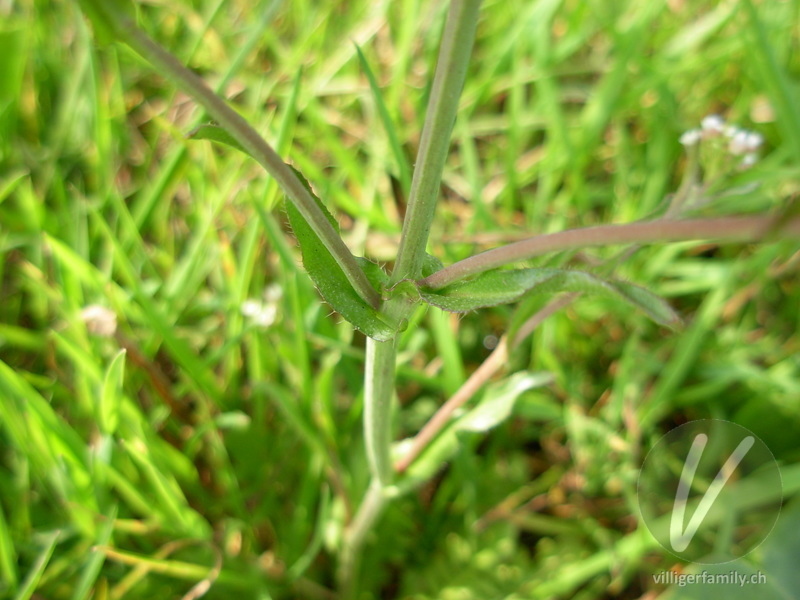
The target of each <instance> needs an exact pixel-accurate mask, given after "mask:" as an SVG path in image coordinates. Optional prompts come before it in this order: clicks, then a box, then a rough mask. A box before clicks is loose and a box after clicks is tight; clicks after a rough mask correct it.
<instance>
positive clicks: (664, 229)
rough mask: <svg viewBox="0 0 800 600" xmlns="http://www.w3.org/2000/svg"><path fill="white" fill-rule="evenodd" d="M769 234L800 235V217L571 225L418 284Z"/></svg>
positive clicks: (480, 256) (455, 266) (453, 267)
mask: <svg viewBox="0 0 800 600" xmlns="http://www.w3.org/2000/svg"><path fill="white" fill-rule="evenodd" d="M769 235H774V236H775V237H776V238H784V239H793V238H794V239H796V238H797V237H798V236H800V218H797V217H795V218H793V219H790V220H788V221H785V222H784V221H782V218H781V217H780V216H779V217H777V218H776V217H771V216H770V217H720V218H716V219H687V220H685V221H669V220H664V219H660V220H657V221H649V222H644V223H628V224H625V225H599V226H597V227H585V228H582V229H570V230H568V231H560V232H558V233H550V234H545V235H538V236H536V237H532V238H529V239H527V240H523V241H521V242H515V243H513V244H509V245H507V246H502V247H500V248H495V249H494V250H487V251H486V252H482V253H480V254H476V255H475V256H472V257H470V258H467V259H465V260H461V261H459V262H457V263H454V264H452V265H450V266H449V267H446V268H444V269H442V270H441V271H437V272H436V273H434V274H433V275H431V276H430V277H426V278H425V279H422V280H420V281H418V282H417V283H418V285H420V286H424V287H428V288H432V289H438V288H443V287H445V286H446V285H448V284H450V283H453V282H455V281H458V280H459V279H463V278H465V277H468V276H470V275H477V274H478V273H483V272H484V271H489V270H490V269H494V268H496V267H502V266H503V265H508V264H511V263H515V262H519V261H523V260H528V259H530V258H533V257H535V256H539V255H540V254H546V253H548V252H558V251H562V250H573V249H576V248H589V247H592V246H610V245H614V244H630V243H638V244H652V243H659V242H680V241H690V240H715V241H720V242H748V241H758V240H761V239H763V238H764V237H768V236H769Z"/></svg>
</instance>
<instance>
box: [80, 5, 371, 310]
mask: <svg viewBox="0 0 800 600" xmlns="http://www.w3.org/2000/svg"><path fill="white" fill-rule="evenodd" d="M81 4H83V5H84V7H86V8H87V9H88V11H89V12H91V13H92V14H93V15H95V16H97V17H98V18H100V19H102V21H103V23H104V24H105V25H106V26H107V27H108V28H109V29H110V30H111V31H113V32H114V33H115V34H116V35H118V36H119V38H120V39H122V41H124V42H125V43H126V44H128V45H129V46H130V47H131V48H133V50H135V51H136V52H137V53H139V54H140V55H141V56H142V57H144V58H145V59H146V60H147V61H148V62H150V63H151V64H152V65H153V66H154V67H155V68H156V69H157V70H158V71H159V72H160V73H161V75H162V76H164V77H166V78H168V79H169V80H171V81H173V82H174V83H175V84H176V85H177V86H178V87H180V88H181V89H182V90H183V91H184V92H186V93H187V94H189V95H190V96H191V97H192V98H194V99H195V101H196V102H197V103H198V104H200V105H201V106H203V108H205V109H206V111H208V114H209V115H211V117H213V118H214V119H215V120H216V121H217V122H218V123H219V125H220V126H221V127H222V128H223V129H225V130H226V131H227V132H228V133H229V134H230V135H231V136H232V137H233V138H234V139H235V140H236V141H237V142H238V143H239V144H240V145H241V146H242V148H244V150H245V151H246V152H247V153H248V154H249V155H250V156H252V157H253V158H254V159H256V161H258V162H259V163H260V164H261V166H263V167H264V168H265V169H266V170H267V172H268V173H269V174H270V175H272V177H273V178H274V179H275V181H277V182H278V185H280V186H281V188H282V189H283V191H284V192H286V195H287V197H288V198H289V199H290V200H291V201H292V202H293V203H294V205H295V206H296V207H297V210H299V211H300V214H301V215H303V218H304V219H305V220H306V221H307V222H308V224H309V226H310V227H311V228H312V229H313V230H314V233H316V234H317V235H318V236H319V238H320V240H322V243H323V244H324V245H325V247H326V248H327V249H328V251H330V253H331V254H332V255H333V256H334V258H335V259H336V262H337V263H338V264H339V266H340V267H341V268H342V270H343V271H344V272H345V274H346V275H347V278H348V280H349V281H350V283H351V284H352V285H353V288H354V289H355V290H356V291H357V292H358V294H359V296H361V297H362V298H363V299H364V300H365V301H366V302H368V303H369V304H371V305H373V306H376V307H377V305H378V303H379V300H380V299H379V296H378V293H377V292H376V291H375V289H374V288H373V287H372V285H370V283H369V281H368V280H367V277H366V275H365V274H364V272H363V271H362V270H361V268H360V267H359V266H358V263H357V262H356V260H355V257H354V256H353V255H352V253H351V252H350V250H349V249H348V248H347V246H346V245H345V243H344V242H343V241H342V238H340V237H339V235H338V234H337V233H336V230H335V229H334V228H333V227H332V226H331V224H330V223H329V222H328V219H327V218H326V217H325V215H324V214H323V213H322V211H321V210H320V208H319V206H317V204H316V202H315V201H314V199H313V198H312V196H311V194H310V193H309V192H308V190H306V188H305V186H304V185H303V184H302V183H301V182H300V180H299V179H298V178H297V176H296V175H295V174H294V172H292V170H291V168H289V166H288V165H287V164H286V163H284V162H283V160H282V159H281V158H280V156H278V154H277V153H276V152H275V151H274V150H273V149H272V147H271V146H270V145H269V144H268V143H267V142H266V141H265V140H264V138H262V137H261V136H260V135H259V134H258V133H257V132H256V131H255V129H253V128H252V127H251V126H250V125H249V124H248V123H247V121H246V120H245V119H244V118H243V117H242V116H241V115H240V114H239V113H237V112H236V111H235V110H233V109H232V108H231V107H230V106H228V105H227V103H226V102H225V100H223V99H222V98H221V97H219V96H217V95H216V94H215V93H214V92H213V91H212V90H211V88H209V87H208V85H207V84H206V83H205V81H203V80H202V79H201V78H200V77H198V76H197V75H195V74H194V73H193V72H192V71H190V70H189V69H187V68H186V67H185V66H183V64H181V62H180V61H179V60H178V59H177V58H175V57H174V56H173V55H172V54H170V53H169V52H167V51H166V50H164V49H163V48H161V46H159V45H158V44H157V43H156V42H154V41H153V40H152V39H150V38H149V37H148V36H147V35H146V34H145V33H144V32H142V31H140V30H139V29H138V28H137V27H136V25H135V24H134V23H133V22H132V21H131V20H130V19H129V18H128V17H127V16H126V15H125V14H124V13H123V12H122V11H121V10H120V8H118V5H117V2H115V1H114V0H112V1H109V0H81Z"/></svg>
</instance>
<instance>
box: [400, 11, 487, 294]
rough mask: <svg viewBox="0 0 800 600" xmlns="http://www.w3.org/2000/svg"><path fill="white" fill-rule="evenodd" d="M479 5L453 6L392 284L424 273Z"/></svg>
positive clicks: (448, 18) (421, 143) (415, 170)
mask: <svg viewBox="0 0 800 600" xmlns="http://www.w3.org/2000/svg"><path fill="white" fill-rule="evenodd" d="M480 4H481V2H480V0H452V3H451V4H450V11H449V12H448V15H447V23H446V25H445V30H444V37H443V38H442V45H441V47H440V49H439V60H438V62H437V64H436V74H435V75H434V79H433V88H432V89H431V97H430V101H429V103H428V112H427V115H426V117H425V125H424V127H423V129H422V138H421V139H420V147H419V152H418V153H417V161H416V168H415V169H414V177H413V179H412V181H411V193H410V195H409V199H408V210H407V212H406V218H405V221H404V222H403V234H402V237H401V238H400V249H399V251H398V256H397V262H396V263H395V268H394V271H393V272H392V283H397V282H398V281H401V280H402V279H409V278H410V279H415V278H417V277H419V275H420V273H421V271H422V260H423V257H424V256H425V247H426V245H427V243H428V234H429V233H430V229H431V221H433V215H434V211H435V209H436V200H437V197H438V195H439V184H440V183H441V180H442V171H443V170H444V163H445V159H446V158H447V152H448V150H449V149H450V134H451V133H452V130H453V123H455V119H456V112H457V111H458V101H459V98H460V97H461V89H462V88H463V87H464V79H465V77H466V74H467V64H468V63H469V57H470V53H471V52H472V43H473V41H474V39H475V29H476V26H477V23H478V9H479V7H480Z"/></svg>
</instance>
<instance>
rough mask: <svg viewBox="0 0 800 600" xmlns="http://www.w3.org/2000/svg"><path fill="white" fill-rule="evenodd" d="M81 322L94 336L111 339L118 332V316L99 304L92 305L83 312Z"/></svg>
mask: <svg viewBox="0 0 800 600" xmlns="http://www.w3.org/2000/svg"><path fill="white" fill-rule="evenodd" d="M81 320H82V321H83V322H84V323H86V329H87V331H88V332H89V333H91V334H92V335H97V336H100V337H111V336H112V335H114V334H115V333H116V331H117V315H116V314H114V312H112V311H110V310H109V309H107V308H106V307H105V306H100V305H99V304H90V305H89V306H87V307H86V308H84V309H83V310H82V311H81Z"/></svg>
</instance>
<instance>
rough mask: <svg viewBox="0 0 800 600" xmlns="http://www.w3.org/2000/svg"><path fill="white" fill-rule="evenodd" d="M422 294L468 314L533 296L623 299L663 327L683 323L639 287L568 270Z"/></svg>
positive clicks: (510, 275)
mask: <svg viewBox="0 0 800 600" xmlns="http://www.w3.org/2000/svg"><path fill="white" fill-rule="evenodd" d="M419 292H420V296H421V297H422V299H423V300H424V301H425V302H427V303H428V304H432V305H434V306H438V307H439V308H441V309H444V310H448V311H450V312H467V311H470V310H475V309H478V308H483V307H486V306H496V305H498V304H508V303H510V302H515V301H517V300H519V299H520V298H522V297H523V296H525V295H530V294H547V295H552V294H557V293H559V292H583V293H585V294H595V295H601V296H608V297H611V298H615V299H617V300H622V301H624V302H625V303H627V304H629V305H631V306H634V307H636V308H638V309H639V310H641V311H643V312H644V313H645V314H646V315H647V316H648V317H650V318H651V319H652V320H653V321H655V322H656V323H658V324H659V325H665V326H667V327H672V328H676V327H678V326H679V325H680V322H681V321H680V318H679V317H678V315H677V314H676V313H675V311H674V310H672V308H671V307H670V306H669V304H667V303H666V302H665V301H664V300H662V299H661V298H659V297H658V296H656V295H655V294H653V293H652V292H649V291H647V290H646V289H644V288H642V287H639V286H638V285H633V284H632V283H626V282H623V281H612V280H607V279H602V278H600V277H597V276H596V275H592V274H590V273H586V272H583V271H571V270H566V269H512V270H494V271H487V272H486V273H481V274H480V275H478V276H477V277H475V278H473V279H470V280H467V281H459V282H456V283H453V284H450V285H448V286H445V287H443V288H440V289H435V290H434V289H430V288H425V287H422V286H420V288H419Z"/></svg>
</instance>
